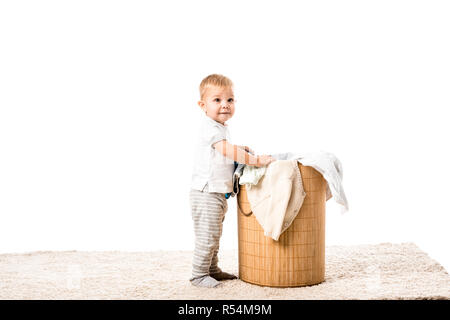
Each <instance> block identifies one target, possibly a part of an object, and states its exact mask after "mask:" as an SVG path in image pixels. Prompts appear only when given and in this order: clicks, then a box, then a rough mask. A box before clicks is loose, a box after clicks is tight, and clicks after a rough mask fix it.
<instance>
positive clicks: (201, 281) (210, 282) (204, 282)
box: [190, 276, 220, 288]
mask: <svg viewBox="0 0 450 320" xmlns="http://www.w3.org/2000/svg"><path fill="white" fill-rule="evenodd" d="M190 281H191V283H192V284H193V285H194V286H197V287H205V288H214V287H217V286H218V285H219V284H220V282H219V281H217V280H216V279H213V278H211V277H210V276H203V277H201V278H196V279H192V280H190Z"/></svg>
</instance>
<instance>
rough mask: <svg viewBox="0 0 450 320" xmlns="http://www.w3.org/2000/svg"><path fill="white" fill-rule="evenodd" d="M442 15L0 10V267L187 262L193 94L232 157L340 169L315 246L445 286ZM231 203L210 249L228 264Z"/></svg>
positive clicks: (291, 5) (228, 8)
mask: <svg viewBox="0 0 450 320" xmlns="http://www.w3.org/2000/svg"><path fill="white" fill-rule="evenodd" d="M449 16H450V4H449V2H447V1H411V0H409V1H392V0H389V1H307V2H300V1H270V2H269V1H261V0H259V1H210V0H207V1H176V2H174V1H152V2H149V1H8V2H6V1H5V2H2V3H1V4H0V46H1V48H0V49H1V50H0V219H1V221H0V251H1V252H2V253H7V252H28V251H35V250H129V251H147V250H169V249H170V250H172V249H176V250H192V249H193V244H194V235H193V230H192V221H191V216H190V208H189V198H188V194H189V188H190V178H191V172H192V171H191V170H192V165H193V158H194V154H193V150H194V149H193V148H194V145H195V138H196V137H197V135H198V125H199V121H200V116H201V110H200V108H199V107H198V106H197V101H198V99H199V95H198V85H199V84H200V81H201V80H202V79H203V78H204V77H205V76H207V75H208V74H211V73H221V74H224V75H226V76H228V77H230V78H231V79H232V80H233V82H234V84H235V95H236V98H237V104H236V113H235V115H234V117H233V118H232V119H231V120H229V122H228V125H229V126H230V133H231V142H233V143H235V144H241V145H248V146H250V147H251V148H253V149H254V150H255V151H256V153H258V154H264V153H269V154H270V153H280V152H304V151H317V150H325V151H328V152H332V153H333V154H335V155H336V156H337V157H338V158H339V159H340V160H341V162H342V164H343V167H344V188H345V192H346V195H347V198H348V200H349V205H350V211H349V212H347V213H345V214H344V215H341V214H340V207H339V206H338V205H337V204H336V203H335V202H334V200H333V199H331V200H329V201H328V204H327V213H326V218H327V221H326V244H327V245H338V244H346V245H353V244H364V243H380V242H393V243H399V242H414V243H416V244H417V245H418V246H419V247H420V248H421V249H422V250H424V251H425V252H427V253H428V254H429V255H430V256H431V257H432V258H434V259H436V260H437V261H438V262H440V263H441V264H442V265H443V266H445V267H446V269H447V270H450V253H449V250H448V244H449V243H450V236H449V231H448V229H449V221H450V204H449V201H448V196H449V193H448V192H449V187H448V183H449V181H450V152H449V147H448V141H447V139H448V136H449V135H450V129H449V126H448V119H449V116H448V111H447V110H448V109H449V107H450V94H449V88H450V77H449V75H450V59H449V57H450V42H449V39H450V19H448V17H449ZM235 201H236V198H231V199H230V200H229V202H228V203H229V211H228V212H227V216H226V219H225V224H224V231H223V236H222V240H221V248H224V249H237V226H236V202H235Z"/></svg>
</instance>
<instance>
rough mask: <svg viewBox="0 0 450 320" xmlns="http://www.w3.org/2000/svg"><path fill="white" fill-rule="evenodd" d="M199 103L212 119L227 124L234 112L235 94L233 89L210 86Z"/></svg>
mask: <svg viewBox="0 0 450 320" xmlns="http://www.w3.org/2000/svg"><path fill="white" fill-rule="evenodd" d="M198 105H199V106H200V108H202V110H203V111H204V112H206V115H207V116H208V117H210V118H211V119H213V120H215V121H217V122H220V123H221V124H223V125H225V121H227V120H229V119H230V118H231V117H232V116H233V114H234V94H233V89H232V88H229V87H226V88H221V87H216V86H212V87H209V88H208V89H207V91H206V94H205V95H204V97H203V100H200V101H199V102H198Z"/></svg>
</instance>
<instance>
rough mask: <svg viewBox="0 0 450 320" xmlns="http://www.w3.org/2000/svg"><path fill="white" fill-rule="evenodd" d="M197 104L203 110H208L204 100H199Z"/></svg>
mask: <svg viewBox="0 0 450 320" xmlns="http://www.w3.org/2000/svg"><path fill="white" fill-rule="evenodd" d="M197 104H198V106H199V107H200V108H201V109H202V110H203V111H206V109H205V103H204V102H203V101H202V100H200V101H199V102H197Z"/></svg>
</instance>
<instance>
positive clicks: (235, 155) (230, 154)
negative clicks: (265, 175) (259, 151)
mask: <svg viewBox="0 0 450 320" xmlns="http://www.w3.org/2000/svg"><path fill="white" fill-rule="evenodd" d="M213 147H214V148H215V149H216V150H217V151H219V152H220V153H221V154H223V155H224V156H225V157H227V158H229V159H232V160H234V161H236V162H238V163H243V164H246V165H249V166H257V167H260V166H265V165H268V164H269V163H271V162H272V161H274V160H275V159H273V158H272V157H271V156H267V155H262V156H254V155H252V154H250V153H248V152H247V151H246V150H245V149H244V148H245V147H243V146H238V145H234V144H231V143H229V142H228V141H227V140H222V141H218V142H216V143H215V144H213ZM247 148H248V147H247ZM249 149H250V148H249ZM252 151H253V150H252Z"/></svg>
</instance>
